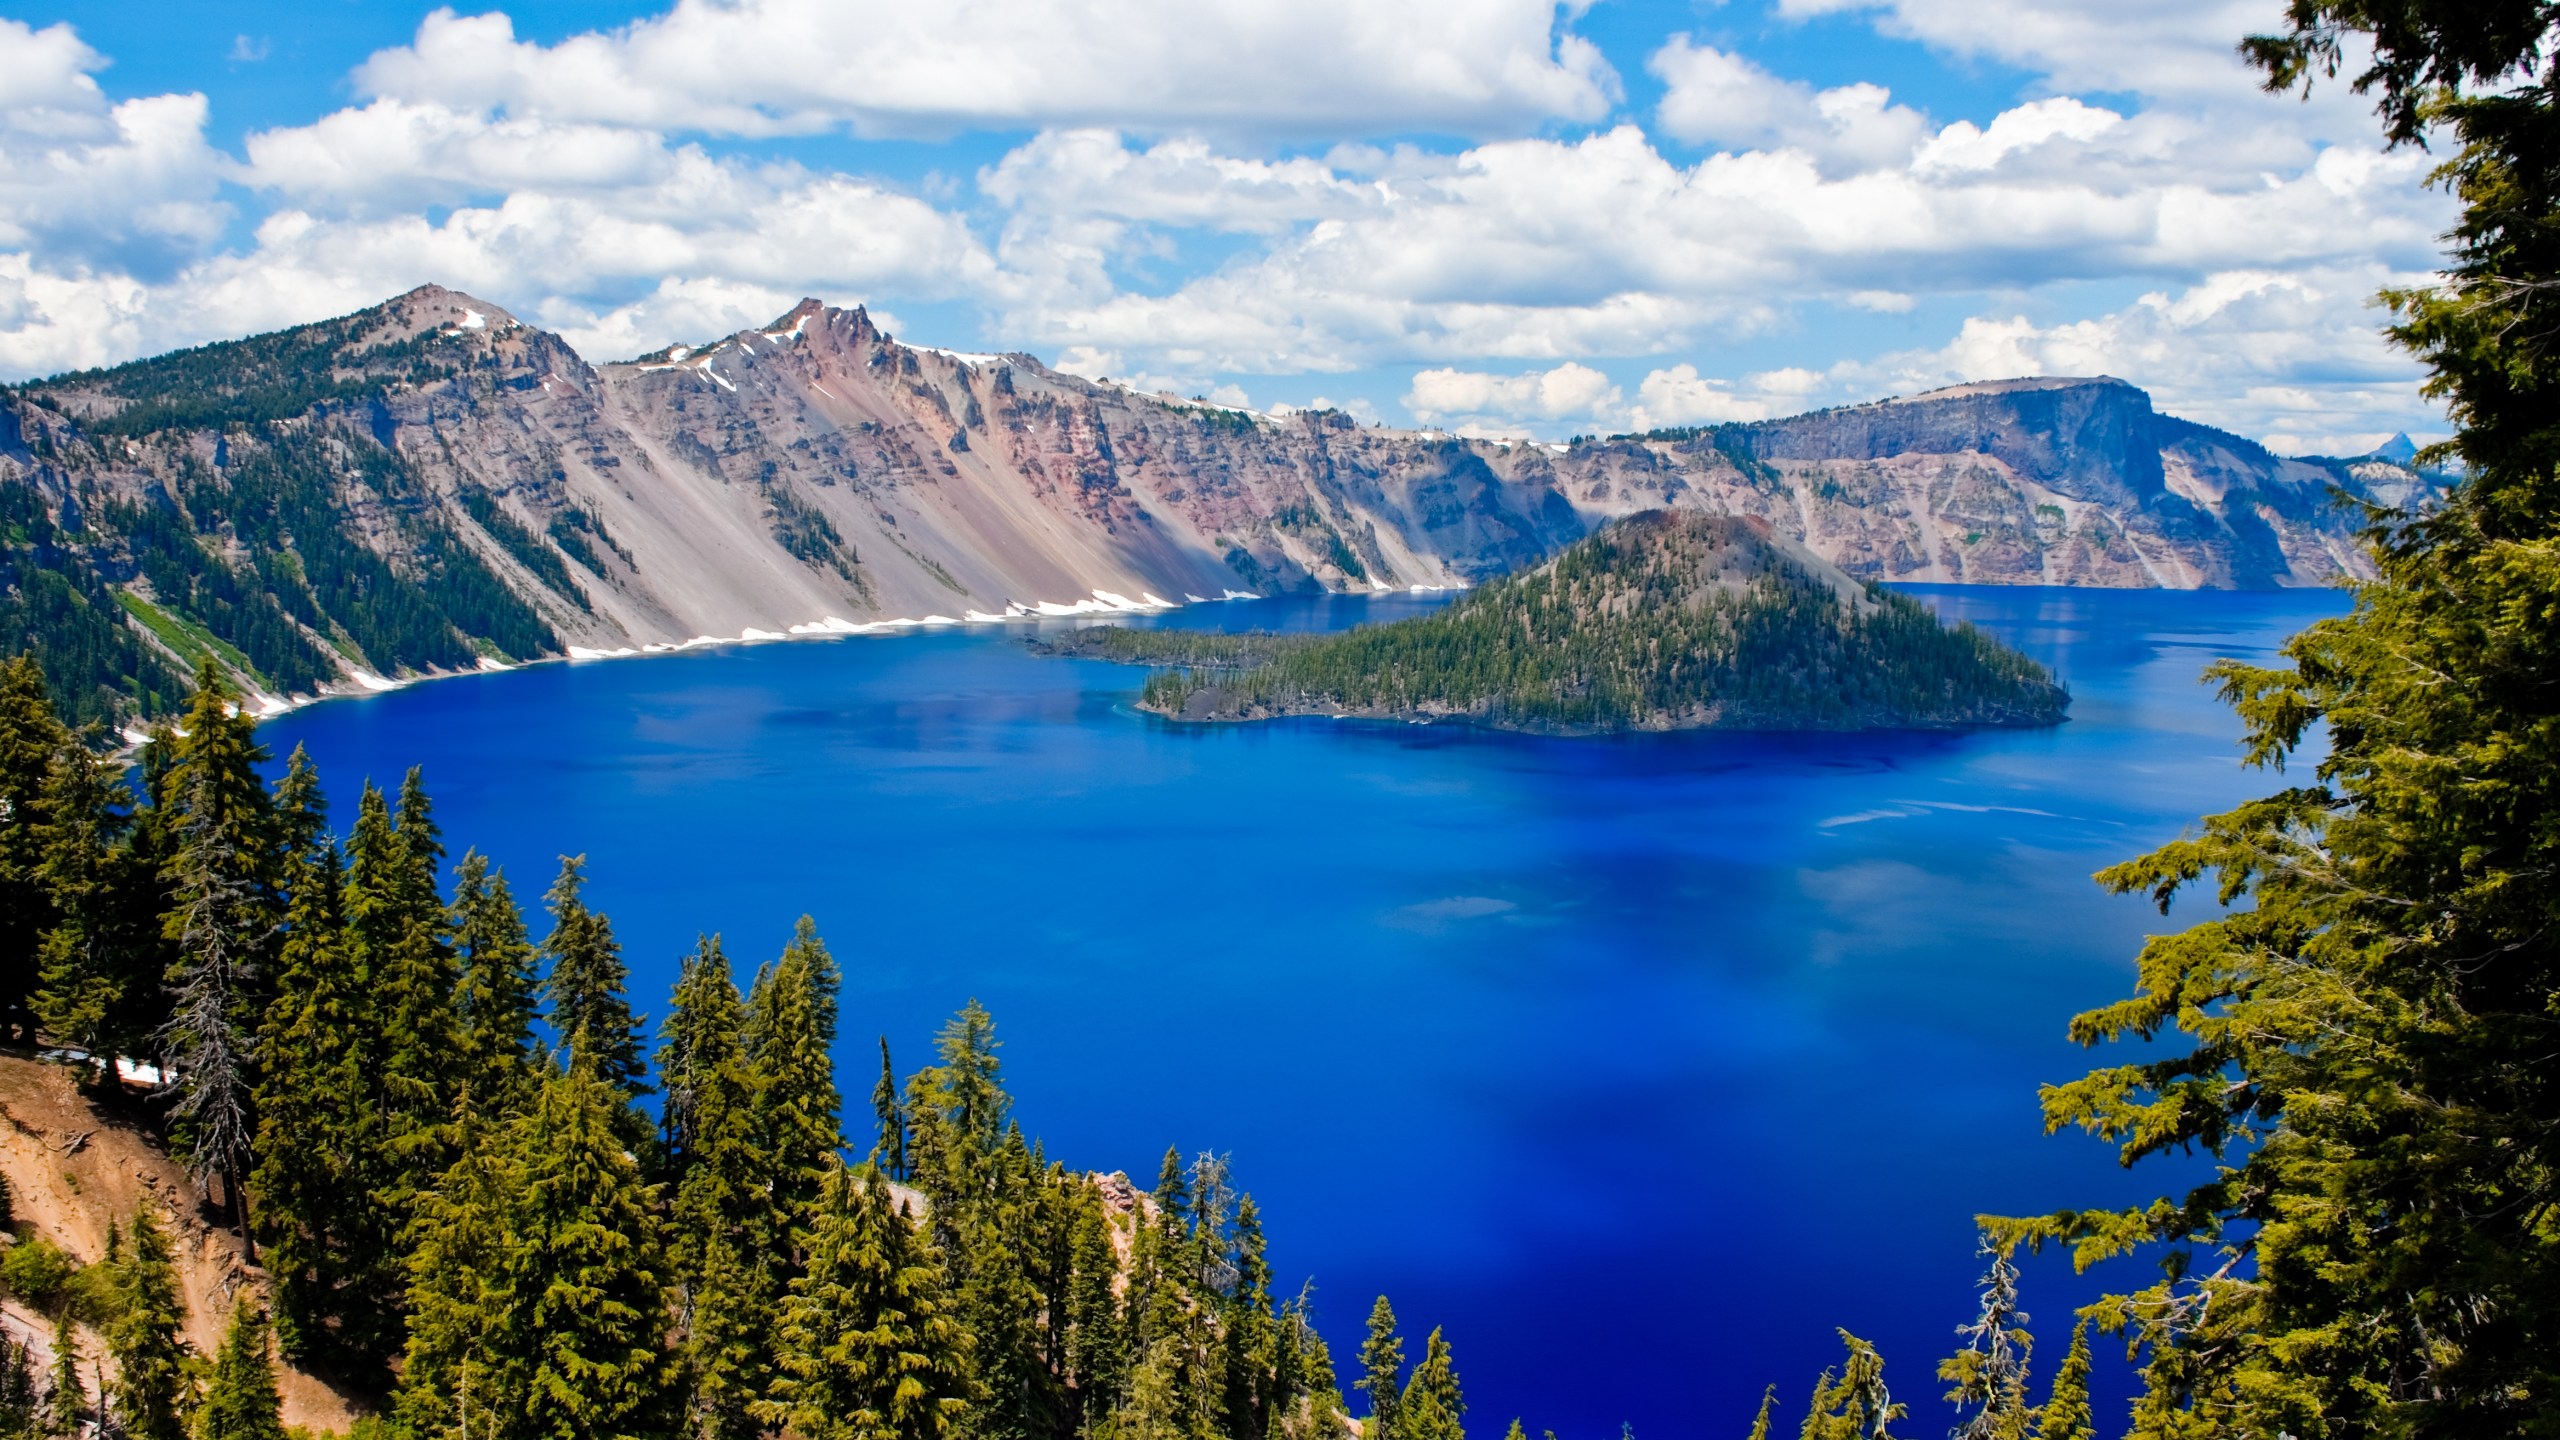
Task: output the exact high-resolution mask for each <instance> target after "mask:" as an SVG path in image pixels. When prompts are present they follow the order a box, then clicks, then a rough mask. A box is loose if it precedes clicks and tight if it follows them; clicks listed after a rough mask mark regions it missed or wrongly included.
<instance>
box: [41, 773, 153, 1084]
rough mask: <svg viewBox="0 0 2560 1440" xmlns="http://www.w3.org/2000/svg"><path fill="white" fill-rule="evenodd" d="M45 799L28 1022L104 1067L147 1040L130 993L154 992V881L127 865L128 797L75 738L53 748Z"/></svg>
mask: <svg viewBox="0 0 2560 1440" xmlns="http://www.w3.org/2000/svg"><path fill="white" fill-rule="evenodd" d="M44 797H45V803H44V815H45V824H44V828H43V832H42V836H41V839H42V845H43V849H42V855H41V858H40V859H39V861H38V864H37V876H38V878H39V879H40V880H41V881H42V882H43V885H44V889H45V893H46V895H47V897H48V898H49V899H50V901H51V902H52V907H53V916H54V924H53V928H52V929H50V930H48V931H47V932H45V936H44V941H43V944H42V946H41V947H40V948H39V949H38V950H37V952H36V964H37V969H38V973H39V975H40V976H41V980H40V983H39V987H38V990H37V994H36V1001H35V1008H36V1016H37V1019H38V1020H39V1021H40V1022H42V1024H43V1025H44V1028H45V1029H46V1031H47V1032H49V1033H50V1034H51V1035H52V1036H53V1038H54V1040H55V1042H56V1043H58V1044H63V1045H72V1046H77V1047H78V1048H80V1049H82V1050H85V1051H87V1052H89V1053H90V1054H91V1055H94V1056H96V1057H97V1058H98V1060H99V1063H100V1064H101V1065H102V1066H105V1067H112V1065H113V1064H114V1061H115V1059H116V1057H117V1056H118V1055H120V1054H124V1053H127V1052H129V1051H131V1050H132V1049H134V1048H135V1047H137V1046H138V1045H140V1044H142V1043H145V1040H146V1036H147V1028H138V1027H137V1026H136V1024H135V1020H136V1018H137V1017H136V1013H135V1012H136V1010H137V1008H138V1007H136V1006H135V1005H134V1004H133V1000H134V997H135V996H136V995H137V994H146V995H147V994H154V993H156V992H157V991H158V990H159V987H160V982H161V978H162V977H161V976H160V975H158V974H156V973H154V972H153V968H152V967H153V965H154V963H155V962H156V961H157V960H158V959H159V948H158V945H157V943H156V937H155V936H154V935H153V934H152V933H151V931H153V930H156V929H157V916H156V915H152V916H151V917H150V918H149V919H148V920H147V921H146V920H145V912H146V911H155V910H156V909H157V902H158V899H159V896H158V891H159V883H158V877H157V876H156V875H154V874H152V873H150V872H149V871H147V870H138V867H137V866H136V865H135V864H134V852H133V850H132V848H131V845H130V839H131V836H132V833H133V824H134V822H133V795H132V792H130V791H129V790H127V789H126V788H125V785H124V781H123V779H122V778H121V777H120V776H119V775H117V774H116V772H115V769H114V767H113V766H112V765H111V764H110V763H109V762H108V761H107V760H106V759H104V758H103V757H101V756H99V755H98V754H96V753H95V752H93V751H91V750H90V749H89V747H88V746H87V745H86V744H85V743H83V742H82V741H81V740H78V739H69V740H65V741H64V742H63V744H62V745H61V747H60V748H59V749H58V750H56V751H55V753H54V760H53V767H52V769H51V771H50V772H48V774H47V777H46V781H45V791H44Z"/></svg>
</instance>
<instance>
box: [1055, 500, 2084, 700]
mask: <svg viewBox="0 0 2560 1440" xmlns="http://www.w3.org/2000/svg"><path fill="white" fill-rule="evenodd" d="M1817 563H1818V562H1813V561H1810V560H1809V559H1804V558H1798V557H1796V556H1793V555H1791V554H1789V553H1788V552H1787V551H1786V550H1785V549H1783V548H1781V547H1780V546H1779V545H1778V543H1777V542H1775V541H1772V540H1770V539H1769V538H1767V537H1766V536H1765V535H1764V534H1762V533H1760V532H1759V531H1757V530H1754V529H1753V528H1752V527H1751V526H1750V525H1749V523H1748V522H1745V521H1740V520H1734V519H1729V518H1723V517H1711V516H1703V515H1675V514H1670V513H1655V514H1649V515H1642V516H1637V517H1635V518H1633V519H1630V520H1626V521H1622V522H1620V523H1619V524H1617V525H1614V526H1612V527H1610V528H1609V529H1607V530H1605V531H1603V532H1601V533H1600V534H1598V535H1595V536H1593V537H1591V538H1589V539H1587V540H1583V541H1581V542H1579V543H1577V544H1575V545H1573V546H1571V547H1570V548H1568V549H1566V550H1565V551H1564V553H1563V554H1561V555H1559V556H1557V557H1556V558H1555V559H1554V560H1553V561H1550V562H1549V563H1547V564H1546V565H1543V566H1540V567H1538V568H1537V569H1535V570H1531V571H1527V572H1524V573H1522V574H1519V575H1513V576H1508V577H1505V578H1503V579H1501V580H1496V581H1493V582H1491V583H1490V584H1487V585H1485V586H1483V587H1482V588H1480V589H1478V590H1475V591H1473V592H1470V593H1469V594H1467V595H1465V596H1463V597H1461V598H1460V599H1458V600H1457V601H1455V602H1453V603H1452V604H1450V605H1449V606H1448V607H1447V608H1446V609H1444V610H1441V611H1439V612H1437V613H1435V614H1431V615H1424V616H1417V617H1415V618H1413V619H1409V620H1399V621H1396V622H1394V623H1392V624H1385V625H1373V626H1364V627H1361V628H1359V629H1356V630H1352V631H1349V632H1346V633H1342V634H1335V635H1274V634H1267V633H1252V634H1242V635H1220V634H1213V633H1207V632H1201V631H1190V630H1132V629H1126V628H1120V627H1111V628H1098V629H1091V630H1084V631H1077V632H1073V633H1071V634H1068V635H1065V636H1061V637H1057V638H1055V639H1051V640H1045V641H1043V642H1041V643H1042V644H1043V645H1044V647H1045V648H1048V649H1050V650H1052V651H1055V652H1058V653H1064V654H1074V655H1086V656H1093V657H1097V658H1101V659H1109V660H1117V661H1122V662H1125V663H1131V664H1148V665H1164V666H1174V667H1178V668H1175V669H1172V670H1168V671H1166V672H1164V673H1161V674H1158V675H1155V676H1153V677H1151V678H1150V679H1149V680H1148V682H1147V686H1146V690H1145V693H1144V695H1143V697H1142V699H1141V702H1140V703H1141V704H1142V705H1144V706H1145V708H1147V709H1149V710H1152V711H1156V712H1158V713H1160V714H1164V715H1170V716H1175V717H1178V718H1182V719H1197V720H1220V719H1254V718H1260V717H1263V716H1270V715H1288V714H1305V713H1324V714H1330V713H1342V712H1348V713H1354V714H1371V715H1394V716H1407V717H1441V716H1462V717H1466V718H1468V719H1471V720H1473V721H1476V722H1477V723H1481V724H1486V725H1493V726H1499V727H1502V728H1507V729H1525V730H1559V731H1590V730H1630V729H1661V728H1676V727H1686V726H1708V725H1712V726H1720V727H1726V728H1761V729H1846V728H1858V727H1868V726H1899V725H1978V724H2007V725H2021V724H2024V725H2036V724H2053V723H2055V722H2057V721H2059V720H2060V719H2061V718H2062V711H2063V707H2064V706H2065V705H2066V704H2067V703H2068V699H2067V697H2066V696H2065V695H2064V694H2063V692H2062V690H2061V688H2060V687H2059V686H2057V685H2055V684H2054V683H2053V680H2052V677H2051V676H2049V675H2048V674H2046V672H2045V671H2044V669H2043V668H2042V667H2041V666H2039V665H2037V664H2036V663H2035V662H2034V661H2032V660H2029V659H2028V658H2027V657H2025V656H2024V655H2021V654H2019V653H2017V652H2016V651H2014V650H2011V649H2009V648H2008V647H2006V646H2004V645H2001V644H2000V643H1999V642H1997V641H1995V640H1993V639H1991V638H1990V637H1989V636H1987V635H1984V634H1982V633H1981V632H1980V631H1977V630H1975V629H1974V628H1973V627H1971V626H1970V625H1957V626H1954V627H1949V626H1946V625H1943V624H1941V623H1939V621H1938V619H1937V617H1935V616H1934V615H1932V614H1931V613H1930V612H1929V611H1928V610H1927V609H1926V608H1925V607H1923V606H1921V605H1919V604H1917V603H1916V602H1914V601H1911V600H1909V599H1907V598H1905V597H1902V596H1899V595H1895V594H1892V593H1891V592H1888V591H1883V590H1877V589H1873V588H1864V589H1862V588H1860V587H1857V586H1855V585H1854V584H1853V583H1852V582H1849V581H1848V580H1846V579H1845V578H1843V577H1840V576H1838V575H1836V574H1832V575H1825V574H1823V573H1821V572H1820V571H1818V570H1817V569H1815V568H1814V566H1815V565H1816V564H1817Z"/></svg>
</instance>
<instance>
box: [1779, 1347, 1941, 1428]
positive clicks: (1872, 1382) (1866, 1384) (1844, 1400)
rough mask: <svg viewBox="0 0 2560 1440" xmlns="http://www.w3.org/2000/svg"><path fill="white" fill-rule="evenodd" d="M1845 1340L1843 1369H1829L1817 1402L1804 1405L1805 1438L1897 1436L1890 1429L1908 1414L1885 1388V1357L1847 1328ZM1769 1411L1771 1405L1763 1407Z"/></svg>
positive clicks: (1820, 1383)
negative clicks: (1845, 1356)
mask: <svg viewBox="0 0 2560 1440" xmlns="http://www.w3.org/2000/svg"><path fill="white" fill-rule="evenodd" d="M1840 1343H1841V1344H1843V1345H1846V1346H1847V1347H1849V1358H1848V1361H1847V1363H1846V1364H1844V1365H1842V1366H1841V1367H1840V1369H1839V1370H1838V1371H1836V1372H1835V1371H1831V1370H1825V1371H1823V1372H1822V1378H1821V1379H1819V1380H1817V1381H1815V1382H1814V1386H1813V1401H1812V1403H1811V1404H1809V1405H1807V1406H1806V1407H1805V1411H1806V1413H1805V1417H1804V1428H1803V1429H1801V1430H1799V1431H1798V1432H1796V1433H1797V1435H1798V1436H1799V1437H1800V1440H1893V1437H1892V1433H1891V1431H1890V1430H1889V1429H1888V1428H1887V1427H1889V1426H1891V1425H1892V1424H1893V1422H1894V1421H1896V1420H1900V1419H1902V1418H1903V1417H1904V1416H1905V1415H1906V1414H1908V1413H1909V1410H1908V1407H1906V1406H1904V1405H1902V1404H1900V1403H1899V1402H1897V1401H1896V1400H1895V1399H1894V1398H1893V1392H1891V1391H1890V1390H1887V1389H1886V1388H1885V1383H1884V1357H1883V1356H1881V1355H1879V1354H1877V1353H1876V1347H1874V1346H1873V1345H1870V1344H1868V1343H1867V1342H1866V1341H1864V1340H1861V1339H1859V1338H1858V1337H1857V1336H1855V1335H1852V1334H1850V1333H1849V1332H1848V1331H1846V1330H1843V1331H1841V1332H1840ZM1763 1413H1766V1406H1765V1405H1764V1406H1763Z"/></svg>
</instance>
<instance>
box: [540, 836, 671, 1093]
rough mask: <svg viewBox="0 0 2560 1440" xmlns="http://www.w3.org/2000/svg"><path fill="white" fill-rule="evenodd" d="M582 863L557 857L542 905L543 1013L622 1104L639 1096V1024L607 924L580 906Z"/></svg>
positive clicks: (583, 881)
mask: <svg viewBox="0 0 2560 1440" xmlns="http://www.w3.org/2000/svg"><path fill="white" fill-rule="evenodd" d="M586 864H587V857H586V856H584V855H575V856H571V855H563V856H561V857H560V877H559V878H558V879H557V880H555V881H553V882H552V885H551V893H550V894H549V895H548V896H546V897H545V903H547V904H548V905H549V907H550V909H551V935H550V938H548V939H546V940H544V941H543V942H542V948H543V952H544V953H545V954H546V955H548V956H549V957H550V960H551V973H550V974H549V976H547V977H546V978H545V979H544V981H543V986H542V988H543V995H544V998H545V999H547V1000H548V1001H549V1002H550V1005H551V1014H550V1020H551V1029H552V1031H553V1032H554V1033H555V1034H557V1035H558V1036H559V1037H560V1042H561V1043H562V1044H563V1045H565V1046H567V1047H568V1048H569V1049H570V1051H571V1052H572V1053H573V1054H574V1055H575V1056H576V1057H577V1059H578V1060H579V1061H580V1062H582V1063H584V1064H585V1065H586V1066H587V1068H588V1069H589V1071H590V1072H591V1073H592V1074H594V1076H595V1077H596V1078H597V1079H598V1080H601V1081H603V1082H604V1083H605V1084H607V1085H610V1086H612V1087H613V1088H614V1089H615V1090H617V1091H619V1092H621V1093H622V1094H623V1095H625V1096H633V1095H639V1094H642V1093H644V1092H645V1091H646V1090H647V1088H648V1087H647V1085H646V1084H645V1083H644V1079H645V1077H646V1075H647V1073H648V1072H647V1067H646V1065H645V1064H644V1063H643V1061H642V1059H641V1054H642V1050H641V1042H640V1021H639V1018H638V1017H636V1016H634V1015H633V1014H632V1013H631V998H630V996H629V994H628V993H626V992H627V990H628V987H629V985H630V983H631V971H630V969H629V967H627V966H625V965H624V964H623V963H622V946H621V945H620V944H619V943H617V942H616V941H615V940H614V938H613V924H612V922H611V921H609V920H607V919H605V918H604V917H603V916H602V915H599V914H597V913H596V912H594V911H593V910H590V909H588V908H587V906H586V902H585V901H584V900H582V899H580V898H579V891H580V889H581V888H583V887H584V886H585V884H586Z"/></svg>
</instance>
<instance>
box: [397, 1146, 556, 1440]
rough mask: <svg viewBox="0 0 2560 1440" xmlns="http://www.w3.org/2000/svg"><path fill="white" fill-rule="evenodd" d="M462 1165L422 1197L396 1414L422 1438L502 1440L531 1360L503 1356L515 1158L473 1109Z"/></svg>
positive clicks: (412, 1237)
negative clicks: (497, 1437)
mask: <svg viewBox="0 0 2560 1440" xmlns="http://www.w3.org/2000/svg"><path fill="white" fill-rule="evenodd" d="M455 1147H456V1150H457V1152H458V1153H457V1156H456V1158H455V1160H454V1162H453V1165H452V1168H450V1169H448V1170H446V1171H445V1173H444V1174H443V1175H442V1176H441V1177H439V1179H438V1180H437V1183H436V1185H435V1188H434V1189H432V1190H429V1191H427V1192H426V1193H424V1194H422V1195H420V1196H419V1197H418V1201H417V1214H416V1217H415V1219H414V1220H412V1222H411V1223H410V1226H409V1229H408V1232H407V1236H406V1240H407V1251H408V1253H407V1265H406V1272H407V1278H408V1294H407V1309H408V1345H407V1363H406V1364H404V1365H403V1366H402V1368H401V1374H400V1389H399V1392H398V1394H397V1396H396V1397H395V1399H394V1404H393V1412H394V1414H396V1415H397V1416H398V1418H399V1421H400V1423H401V1426H402V1428H404V1429H405V1430H406V1431H407V1432H408V1433H409V1434H411V1435H413V1436H418V1437H422V1440H423V1437H441V1436H452V1437H454V1440H469V1437H471V1436H474V1435H481V1436H486V1435H490V1434H493V1433H502V1432H504V1431H505V1430H506V1429H507V1428H508V1427H509V1426H511V1425H512V1424H513V1421H514V1417H516V1416H519V1415H521V1414H523V1413H524V1406H525V1401H526V1394H525V1386H526V1383H527V1370H528V1363H529V1361H530V1359H531V1356H530V1355H529V1354H526V1353H502V1352H501V1351H500V1350H499V1348H498V1336H499V1333H500V1330H499V1326H500V1322H501V1320H502V1319H503V1318H504V1317H505V1316H506V1315H507V1312H508V1308H509V1301H510V1299H511V1296H510V1294H509V1292H508V1291H507V1289H506V1285H507V1281H508V1266H509V1263H510V1260H511V1259H512V1251H511V1248H510V1247H511V1243H512V1241H511V1236H510V1233H509V1230H508V1225H509V1222H510V1220H511V1218H512V1214H513V1210H514V1206H515V1202H516V1193H515V1180H516V1170H515V1163H516V1161H515V1157H514V1156H513V1155H512V1154H511V1153H510V1152H509V1150H508V1146H507V1137H506V1136H505V1135H503V1134H500V1133H496V1132H492V1131H491V1130H490V1129H489V1128H488V1127H487V1126H485V1125H484V1124H483V1123H481V1121H480V1120H479V1118H478V1117H477V1116H476V1115H475V1114H474V1113H472V1112H471V1111H470V1110H468V1109H465V1110H464V1112H463V1113H462V1114H461V1116H460V1117H458V1120H457V1123H456V1125H455Z"/></svg>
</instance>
